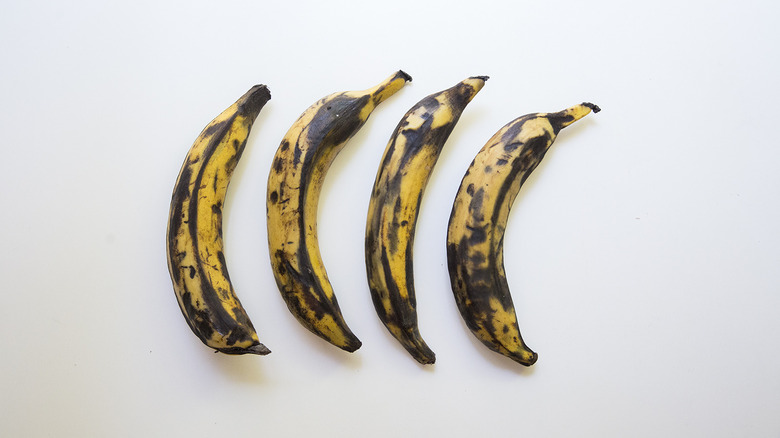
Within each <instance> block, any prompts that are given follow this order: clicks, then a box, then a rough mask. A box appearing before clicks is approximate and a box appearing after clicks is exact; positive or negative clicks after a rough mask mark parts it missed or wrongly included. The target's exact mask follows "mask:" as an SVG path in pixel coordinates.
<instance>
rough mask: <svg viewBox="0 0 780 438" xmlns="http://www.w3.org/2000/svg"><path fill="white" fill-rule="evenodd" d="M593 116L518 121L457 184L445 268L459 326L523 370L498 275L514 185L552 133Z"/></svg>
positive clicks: (579, 111) (524, 352)
mask: <svg viewBox="0 0 780 438" xmlns="http://www.w3.org/2000/svg"><path fill="white" fill-rule="evenodd" d="M591 110H592V111H593V112H598V111H600V109H599V107H598V106H596V105H593V104H591V103H582V104H580V105H575V106H573V107H571V108H568V109H566V110H563V111H560V112H557V113H536V114H528V115H525V116H522V117H519V118H517V119H515V120H513V121H511V122H510V123H508V124H507V125H505V126H504V127H503V128H501V129H500V130H499V131H498V132H496V134H495V135H493V137H492V138H490V140H488V142H487V144H486V145H485V146H484V147H483V148H482V149H481V150H480V151H479V153H478V154H477V156H476V157H475V158H474V161H472V163H471V165H470V167H469V169H468V171H467V172H466V175H465V176H464V177H463V180H462V181H461V184H460V188H459V189H458V193H457V195H456V197H455V203H454V205H453V207H452V213H451V214H450V221H449V226H448V230H447V262H448V266H449V272H450V281H451V283H452V291H453V293H454V295H455V301H456V303H457V305H458V309H459V310H460V313H461V316H462V317H463V319H464V321H465V322H466V325H467V326H468V328H469V329H470V330H471V332H472V333H473V334H474V335H475V336H476V337H477V339H479V340H480V341H481V342H482V343H483V344H485V345H486V346H487V347H488V348H489V349H491V350H493V351H496V352H498V353H500V354H503V355H504V356H507V357H509V358H510V359H512V360H514V361H515V362H518V363H520V364H522V365H525V366H530V365H533V364H534V363H535V362H536V359H537V357H538V356H537V354H536V353H535V352H533V351H532V350H531V349H530V348H528V347H527V346H526V345H525V342H524V341H523V338H522V337H521V336H520V329H519V327H518V324H517V316H516V313H515V308H514V304H513V303H512V297H511V295H510V293H509V285H508V283H507V279H506V272H505V271H504V231H505V229H506V223H507V219H508V217H509V210H510V208H511V207H512V203H513V201H514V199H515V197H516V196H517V193H518V191H519V190H520V187H521V186H522V185H523V183H524V182H525V180H526V179H527V178H528V176H529V175H530V174H531V172H533V170H534V169H535V168H536V166H537V165H538V164H539V162H541V160H542V158H543V157H544V155H545V153H546V152H547V150H548V149H549V148H550V146H551V145H552V143H553V141H554V140H555V138H556V136H557V135H558V132H559V131H560V130H561V129H563V128H564V127H566V126H568V125H570V124H572V123H574V122H575V121H577V120H579V119H581V118H582V117H584V116H586V115H587V114H588V113H590V112H591Z"/></svg>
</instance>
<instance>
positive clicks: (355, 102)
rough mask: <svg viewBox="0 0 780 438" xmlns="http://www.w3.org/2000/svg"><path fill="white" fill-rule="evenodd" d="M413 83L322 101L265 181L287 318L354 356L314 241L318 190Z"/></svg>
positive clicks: (400, 77)
mask: <svg viewBox="0 0 780 438" xmlns="http://www.w3.org/2000/svg"><path fill="white" fill-rule="evenodd" d="M411 79H412V78H411V77H410V76H409V75H408V74H406V73H404V72H403V71H398V72H396V73H395V74H393V75H391V76H390V77H388V78H387V79H385V80H384V81H382V83H380V84H378V85H377V86H375V87H373V88H369V89H367V90H364V91H347V92H340V93H334V94H331V95H329V96H326V97H324V98H322V99H320V100H319V101H317V102H316V103H315V104H314V105H312V106H311V107H309V108H308V109H307V110H306V111H304V113H303V114H302V115H301V116H300V117H299V118H298V120H297V121H296V122H295V123H294V124H293V126H292V127H291V128H290V130H289V131H288V132H287V134H286V135H285V136H284V139H283V140H282V142H281V144H280V145H279V149H278V150H277V151H276V155H275V156H274V159H273V163H272V166H271V171H270V174H269V176H268V195H267V199H266V206H267V214H268V222H267V225H268V247H269V251H270V256H271V265H272V268H273V274H274V278H275V279H276V284H277V286H278V287H279V291H280V292H281V294H282V297H283V298H284V300H285V302H286V303H287V307H288V308H289V309H290V312H292V314H293V315H294V316H295V317H296V318H297V319H298V321H299V322H300V323H301V324H303V326H304V327H306V328H307V329H309V330H310V331H311V332H312V333H314V334H316V335H317V336H319V337H321V338H323V339H325V340H326V341H328V342H330V343H331V344H333V345H335V346H337V347H339V348H341V349H343V350H346V351H349V352H353V351H355V350H357V349H358V348H360V346H361V342H360V340H359V339H358V338H357V337H356V336H355V335H354V334H353V333H352V331H351V330H350V329H349V327H348V326H347V324H346V322H345V321H344V317H343V316H342V314H341V310H340V308H339V305H338V301H337V300H336V296H335V294H334V293H333V287H332V286H331V284H330V281H329V280H328V275H327V272H326V271H325V266H324V264H323V261H322V256H321V254H320V249H319V243H318V241H317V207H318V203H319V196H320V191H321V189H322V184H323V181H324V179H325V174H326V173H327V171H328V169H329V168H330V165H331V164H332V163H333V160H334V159H335V158H336V155H338V153H339V152H340V151H341V150H342V149H343V148H344V146H345V144H346V142H347V141H348V140H349V139H350V138H351V137H352V136H353V135H354V134H355V133H356V132H357V131H358V130H359V129H360V128H361V127H362V126H363V125H364V124H365V122H366V120H368V117H369V115H371V112H372V111H373V110H374V109H375V108H376V106H377V105H379V104H380V103H382V102H383V101H384V100H385V99H387V98H388V97H390V96H391V95H393V94H395V93H396V92H397V91H398V90H400V89H401V88H402V87H403V86H404V85H405V84H406V82H408V81H410V80H411Z"/></svg>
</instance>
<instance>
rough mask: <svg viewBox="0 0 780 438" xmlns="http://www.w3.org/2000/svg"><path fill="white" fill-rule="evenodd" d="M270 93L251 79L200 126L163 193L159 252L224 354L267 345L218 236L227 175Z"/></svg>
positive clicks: (191, 319) (186, 303) (204, 335)
mask: <svg viewBox="0 0 780 438" xmlns="http://www.w3.org/2000/svg"><path fill="white" fill-rule="evenodd" d="M270 98H271V93H270V92H269V91H268V88H267V87H266V86H265V85H255V86H254V87H252V88H251V89H250V90H249V91H247V92H246V94H244V95H243V96H242V97H241V98H240V99H238V100H237V101H236V102H235V103H234V104H233V105H231V106H230V107H229V108H227V109H226V110H225V111H224V112H222V113H221V114H220V115H218V116H217V117H216V118H215V119H214V120H212V121H211V123H209V124H208V125H207V126H206V128H205V129H203V131H202V132H201V133H200V135H199V136H198V138H197V139H196V140H195V143H194V144H193V145H192V147H191V148H190V150H189V152H188V153H187V157H186V158H185V160H184V164H183V165H182V167H181V170H180V172H179V176H178V178H177V180H176V184H175V186H174V190H173V196H172V199H171V206H170V213H169V217H168V228H167V245H166V253H167V258H168V270H169V271H170V274H171V280H172V281H173V290H174V292H175V294H176V298H177V300H178V303H179V307H180V308H181V311H182V314H183V315H184V319H185V320H186V321H187V323H188V324H189V326H190V328H191V329H192V331H193V332H194V333H195V335H196V336H197V337H198V338H199V339H200V340H201V341H202V342H203V343H204V344H206V345H207V346H208V347H211V348H213V349H214V350H216V351H218V352H222V353H226V354H247V353H250V354H260V355H265V354H268V353H270V352H271V351H270V350H269V349H268V348H266V346H265V345H263V344H261V343H260V341H259V340H258V336H257V332H256V331H255V329H254V327H253V326H252V322H251V321H250V320H249V317H248V316H247V314H246V311H245V310H244V308H243V307H242V306H241V303H240V301H239V300H238V297H237V296H236V293H235V290H234V288H233V285H232V284H231V282H230V276H229V275H228V270H227V265H226V263H225V253H224V250H223V241H222V208H223V206H224V204H225V195H226V193H227V187H228V184H229V183H230V178H231V176H232V175H233V171H234V170H235V168H236V164H237V163H238V160H239V159H240V158H241V154H242V153H243V151H244V147H245V146H246V142H247V137H248V136H249V132H250V130H251V128H252V125H253V123H254V121H255V119H256V118H257V115H258V113H259V112H260V110H261V109H262V108H263V106H264V105H265V104H266V102H268V100H270Z"/></svg>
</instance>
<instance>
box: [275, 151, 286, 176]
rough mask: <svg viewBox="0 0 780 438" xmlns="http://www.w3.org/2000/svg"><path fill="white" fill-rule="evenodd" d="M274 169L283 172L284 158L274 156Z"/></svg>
mask: <svg viewBox="0 0 780 438" xmlns="http://www.w3.org/2000/svg"><path fill="white" fill-rule="evenodd" d="M273 169H274V172H276V173H282V171H283V170H284V158H282V157H280V156H278V155H277V156H276V158H274V164H273Z"/></svg>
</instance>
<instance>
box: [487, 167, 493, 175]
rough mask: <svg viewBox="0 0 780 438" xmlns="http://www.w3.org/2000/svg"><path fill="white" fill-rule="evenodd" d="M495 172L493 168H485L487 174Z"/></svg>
mask: <svg viewBox="0 0 780 438" xmlns="http://www.w3.org/2000/svg"><path fill="white" fill-rule="evenodd" d="M492 171H493V168H492V167H491V166H485V173H490V172H492Z"/></svg>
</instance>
